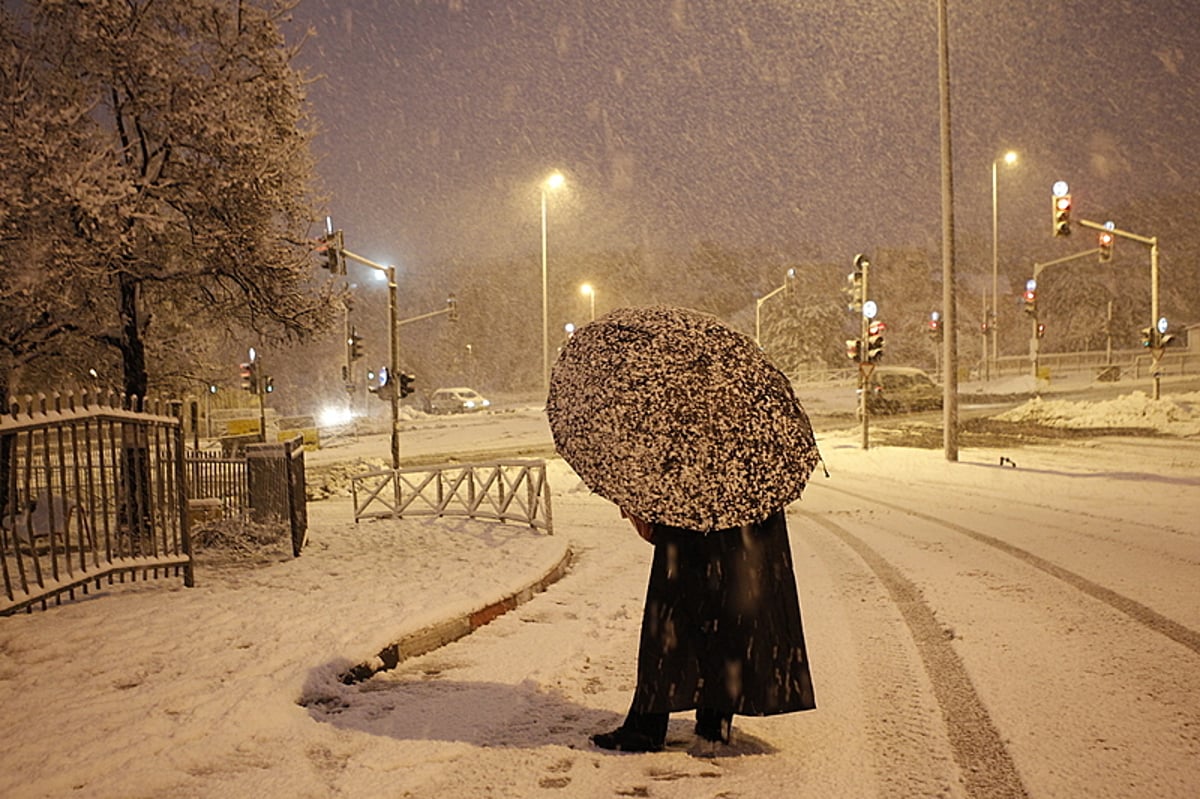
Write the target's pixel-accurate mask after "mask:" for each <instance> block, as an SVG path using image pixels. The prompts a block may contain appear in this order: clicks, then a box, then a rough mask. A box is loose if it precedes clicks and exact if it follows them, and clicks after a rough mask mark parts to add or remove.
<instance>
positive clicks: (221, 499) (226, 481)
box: [183, 450, 250, 519]
mask: <svg viewBox="0 0 1200 799" xmlns="http://www.w3.org/2000/svg"><path fill="white" fill-rule="evenodd" d="M183 458H184V463H185V464H187V469H186V474H187V491H188V501H189V503H191V505H192V507H193V508H194V507H196V506H197V503H200V504H202V505H203V506H204V507H208V506H209V505H210V504H211V505H212V506H215V507H216V508H217V510H218V514H219V515H220V517H221V518H225V519H230V518H236V517H237V516H239V515H240V514H241V512H242V511H243V510H244V509H245V508H247V507H249V506H250V483H249V481H248V479H247V477H246V458H245V456H240V457H228V456H225V455H223V454H221V453H219V452H205V451H200V450H187V451H186V452H184V456H183Z"/></svg>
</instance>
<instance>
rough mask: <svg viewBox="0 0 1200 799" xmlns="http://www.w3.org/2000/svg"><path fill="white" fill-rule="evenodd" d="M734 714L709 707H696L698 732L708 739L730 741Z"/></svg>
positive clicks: (722, 741)
mask: <svg viewBox="0 0 1200 799" xmlns="http://www.w3.org/2000/svg"><path fill="white" fill-rule="evenodd" d="M732 729H733V714H732V713H722V712H720V711H718V710H709V709H708V708H703V707H701V708H696V734H697V735H699V736H700V737H701V738H703V739H704V740H706V741H713V742H714V743H715V742H717V741H720V742H721V743H723V744H727V743H729V734H730V731H731V730H732Z"/></svg>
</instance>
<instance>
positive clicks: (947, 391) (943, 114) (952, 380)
mask: <svg viewBox="0 0 1200 799" xmlns="http://www.w3.org/2000/svg"><path fill="white" fill-rule="evenodd" d="M937 31H938V99H939V108H940V114H939V123H940V125H939V130H940V137H941V145H942V147H941V166H942V320H943V328H942V331H943V334H942V346H943V348H944V352H945V363H946V374H945V382H944V383H943V392H944V393H943V400H942V443H943V446H944V449H945V453H946V460H948V461H957V460H958V309H957V307H956V303H957V301H958V298H957V294H956V291H955V286H954V281H955V279H956V278H955V269H954V173H953V164H954V158H953V151H952V147H951V144H950V26H949V21H948V20H947V16H946V0H938V4H937Z"/></svg>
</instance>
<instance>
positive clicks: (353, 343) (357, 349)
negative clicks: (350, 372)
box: [346, 328, 363, 361]
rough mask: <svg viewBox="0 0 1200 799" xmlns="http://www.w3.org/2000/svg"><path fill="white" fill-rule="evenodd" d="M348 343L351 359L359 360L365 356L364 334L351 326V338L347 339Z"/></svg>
mask: <svg viewBox="0 0 1200 799" xmlns="http://www.w3.org/2000/svg"><path fill="white" fill-rule="evenodd" d="M346 343H347V344H348V345H350V360H352V361H357V360H358V359H359V358H361V357H362V356H363V347H362V336H360V335H358V332H357V331H356V330H355V329H354V328H350V338H348V339H346Z"/></svg>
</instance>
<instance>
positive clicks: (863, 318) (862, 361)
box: [856, 258, 875, 449]
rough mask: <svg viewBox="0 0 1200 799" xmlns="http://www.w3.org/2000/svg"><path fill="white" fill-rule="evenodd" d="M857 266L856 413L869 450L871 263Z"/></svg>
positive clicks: (863, 444)
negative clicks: (858, 343) (859, 287)
mask: <svg viewBox="0 0 1200 799" xmlns="http://www.w3.org/2000/svg"><path fill="white" fill-rule="evenodd" d="M856 265H857V266H860V267H861V271H862V298H863V311H862V312H861V313H860V314H859V322H860V323H861V327H860V329H861V338H859V341H861V342H862V345H861V346H860V347H859V348H858V412H859V415H860V416H861V417H862V448H863V449H870V448H871V432H870V429H871V422H870V419H869V418H868V415H867V392H868V391H869V390H870V387H871V380H870V376H871V372H872V371H874V370H875V365H874V364H873V363H871V361H870V356H869V355H868V349H869V346H868V344H867V340H868V339H869V338H870V327H871V320H870V319H868V318H867V313H866V307H867V301H868V300H869V299H870V297H871V295H870V293H868V289H869V288H870V282H869V278H868V274H869V273H870V271H871V262H870V261H869V260H868V259H866V258H863V259H862V260H861V261H858V262H856Z"/></svg>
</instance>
